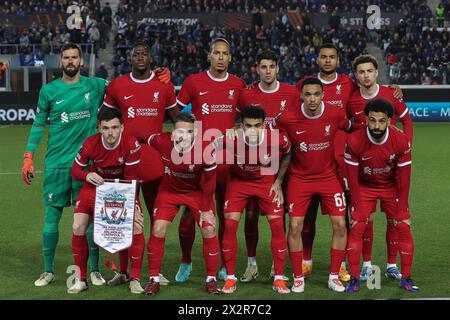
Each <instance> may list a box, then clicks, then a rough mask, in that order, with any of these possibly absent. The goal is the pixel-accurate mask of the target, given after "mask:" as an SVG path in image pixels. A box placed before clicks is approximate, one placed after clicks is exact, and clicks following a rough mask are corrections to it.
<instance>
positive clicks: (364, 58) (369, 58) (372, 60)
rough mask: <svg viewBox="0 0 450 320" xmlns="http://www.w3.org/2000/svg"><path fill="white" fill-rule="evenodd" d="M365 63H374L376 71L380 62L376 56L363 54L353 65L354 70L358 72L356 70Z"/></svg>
mask: <svg viewBox="0 0 450 320" xmlns="http://www.w3.org/2000/svg"><path fill="white" fill-rule="evenodd" d="M363 63H372V64H373V66H374V67H375V69H377V70H378V61H377V59H376V58H375V57H374V56H372V55H370V54H362V55H359V56H357V57H356V58H355V60H353V64H352V65H353V70H355V71H356V68H357V67H358V66H359V65H360V64H363Z"/></svg>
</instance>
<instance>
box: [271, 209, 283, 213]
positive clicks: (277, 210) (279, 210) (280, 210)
mask: <svg viewBox="0 0 450 320" xmlns="http://www.w3.org/2000/svg"><path fill="white" fill-rule="evenodd" d="M281 210H283V209H278V210H273V212H280V211H281Z"/></svg>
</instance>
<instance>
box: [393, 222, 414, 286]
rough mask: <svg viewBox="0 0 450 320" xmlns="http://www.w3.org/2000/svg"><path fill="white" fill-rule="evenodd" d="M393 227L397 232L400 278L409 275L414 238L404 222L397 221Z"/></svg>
mask: <svg viewBox="0 0 450 320" xmlns="http://www.w3.org/2000/svg"><path fill="white" fill-rule="evenodd" d="M395 229H396V230H397V232H398V250H399V252H400V261H401V263H402V278H403V279H405V278H409V277H410V276H411V267H412V263H413V258H414V240H413V236H412V233H411V228H410V227H409V226H408V225H407V224H406V223H403V222H401V223H397V225H396V226H395Z"/></svg>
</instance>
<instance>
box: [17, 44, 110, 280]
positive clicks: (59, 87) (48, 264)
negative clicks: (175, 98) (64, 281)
mask: <svg viewBox="0 0 450 320" xmlns="http://www.w3.org/2000/svg"><path fill="white" fill-rule="evenodd" d="M82 63H83V60H82V56H81V49H80V47H79V46H78V45H76V44H73V43H68V44H65V45H64V46H63V47H62V48H61V65H62V69H63V75H62V77H61V78H59V79H56V80H54V81H52V82H51V83H48V84H46V85H44V86H43V87H42V88H41V91H40V93H39V101H38V108H37V111H36V119H35V120H34V123H33V126H32V128H31V131H30V135H29V137H28V144H27V147H26V152H25V154H24V161H23V168H22V178H23V180H24V181H25V183H27V184H30V183H31V178H33V177H34V167H33V155H34V153H35V152H36V150H37V148H38V145H39V141H40V140H41V138H42V136H43V134H44V132H45V126H46V123H47V118H49V119H50V129H49V132H48V146H47V153H46V156H45V169H44V202H45V224H44V232H43V255H44V273H42V274H41V276H40V277H39V279H37V280H36V281H35V283H34V284H35V285H36V286H38V287H42V286H46V285H48V284H49V283H51V282H52V281H53V280H54V279H55V276H54V267H53V261H54V257H55V250H56V245H57V243H58V238H59V233H58V225H59V221H60V219H61V215H62V212H63V208H64V207H69V206H71V205H72V202H73V201H74V200H75V199H76V197H77V194H78V192H79V191H80V188H81V186H82V184H83V182H82V181H77V180H73V179H72V177H71V175H70V171H71V168H72V164H73V160H74V159H75V156H76V154H77V152H78V149H79V148H80V147H81V145H82V144H83V142H84V141H85V140H86V138H87V137H89V136H90V135H92V134H94V133H95V129H96V116H97V110H98V108H99V106H100V104H101V103H102V101H103V95H104V91H105V86H106V81H105V80H103V79H101V78H87V77H84V76H81V75H80V66H81V65H82ZM88 242H89V262H90V270H91V274H90V278H91V281H92V284H94V285H103V284H105V280H104V279H103V277H102V275H101V274H100V272H99V268H98V255H99V253H98V252H99V250H98V247H97V246H96V245H95V244H94V241H93V238H92V224H91V226H90V228H89V229H88Z"/></svg>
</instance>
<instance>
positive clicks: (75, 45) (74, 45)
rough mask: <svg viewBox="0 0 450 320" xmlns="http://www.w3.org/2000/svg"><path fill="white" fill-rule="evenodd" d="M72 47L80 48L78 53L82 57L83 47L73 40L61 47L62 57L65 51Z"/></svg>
mask: <svg viewBox="0 0 450 320" xmlns="http://www.w3.org/2000/svg"><path fill="white" fill-rule="evenodd" d="M70 49H76V50H78V54H79V55H80V58H82V57H83V56H82V54H81V48H80V46H79V45H77V44H76V43H73V42H68V43H65V44H64V45H63V46H62V47H61V53H60V54H61V57H62V56H63V52H64V51H66V50H70Z"/></svg>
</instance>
